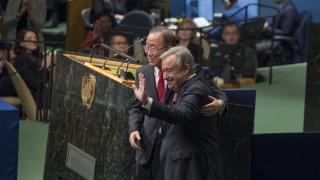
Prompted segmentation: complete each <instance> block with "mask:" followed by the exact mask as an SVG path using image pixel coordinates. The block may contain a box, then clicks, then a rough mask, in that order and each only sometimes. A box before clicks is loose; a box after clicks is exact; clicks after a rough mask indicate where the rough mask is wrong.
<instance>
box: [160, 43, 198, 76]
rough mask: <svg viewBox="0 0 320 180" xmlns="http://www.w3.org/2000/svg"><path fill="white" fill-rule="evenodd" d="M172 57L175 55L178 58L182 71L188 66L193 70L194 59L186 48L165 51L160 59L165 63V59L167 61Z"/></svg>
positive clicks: (179, 47)
mask: <svg viewBox="0 0 320 180" xmlns="http://www.w3.org/2000/svg"><path fill="white" fill-rule="evenodd" d="M171 55H175V56H176V57H177V60H178V64H179V67H180V69H182V68H185V67H186V66H189V68H190V70H191V69H192V66H193V63H194V59H193V56H192V54H191V53H190V51H189V50H188V49H187V48H186V47H183V46H175V47H172V48H170V49H168V50H167V51H165V52H164V53H162V54H161V56H160V59H161V60H162V61H163V60H164V59H166V58H167V57H169V56H171ZM190 72H191V71H190Z"/></svg>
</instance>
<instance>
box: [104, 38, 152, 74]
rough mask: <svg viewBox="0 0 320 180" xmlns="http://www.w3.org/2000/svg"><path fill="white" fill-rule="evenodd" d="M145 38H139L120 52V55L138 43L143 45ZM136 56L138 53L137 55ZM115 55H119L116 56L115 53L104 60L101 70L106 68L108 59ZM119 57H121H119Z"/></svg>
mask: <svg viewBox="0 0 320 180" xmlns="http://www.w3.org/2000/svg"><path fill="white" fill-rule="evenodd" d="M146 38H147V37H146V36H144V37H142V38H140V39H139V41H137V42H135V43H133V44H131V45H130V46H128V47H127V48H126V49H124V50H122V51H121V52H122V53H125V52H124V51H127V50H129V49H130V48H132V47H133V46H135V45H137V44H139V43H143V41H144V40H145V39H146ZM137 54H138V53H137ZM117 55H119V54H118V53H115V54H113V55H110V56H108V57H107V58H106V61H105V62H104V63H103V66H102V68H103V69H105V68H106V64H107V62H108V59H109V58H112V57H115V56H117ZM120 56H121V55H120ZM134 56H135V55H134ZM134 56H133V57H134ZM138 62H139V61H138Z"/></svg>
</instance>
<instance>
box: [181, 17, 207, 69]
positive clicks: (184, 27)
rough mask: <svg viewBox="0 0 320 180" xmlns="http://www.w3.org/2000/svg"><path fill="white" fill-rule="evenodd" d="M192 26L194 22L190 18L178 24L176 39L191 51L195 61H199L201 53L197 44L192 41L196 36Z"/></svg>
mask: <svg viewBox="0 0 320 180" xmlns="http://www.w3.org/2000/svg"><path fill="white" fill-rule="evenodd" d="M194 28H195V24H194V22H193V21H192V20H191V19H185V20H183V21H182V22H181V23H180V24H179V25H178V29H177V34H176V37H177V39H178V44H179V45H180V46H184V47H187V48H188V49H189V51H190V52H191V54H192V56H193V58H194V61H195V63H199V57H200V58H201V55H202V54H201V51H200V49H199V46H198V45H197V44H195V43H193V42H192V41H193V39H194V38H195V36H196V31H195V30H194Z"/></svg>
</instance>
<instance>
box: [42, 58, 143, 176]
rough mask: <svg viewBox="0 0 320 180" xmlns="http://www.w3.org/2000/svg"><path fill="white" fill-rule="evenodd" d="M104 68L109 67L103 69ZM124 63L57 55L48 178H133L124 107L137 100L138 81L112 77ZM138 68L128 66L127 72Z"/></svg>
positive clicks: (49, 140)
mask: <svg viewBox="0 0 320 180" xmlns="http://www.w3.org/2000/svg"><path fill="white" fill-rule="evenodd" d="M90 62H91V63H90ZM103 64H106V66H108V67H109V68H110V69H109V70H103V69H101V68H100V67H101V66H103ZM120 65H121V62H117V61H107V62H106V61H105V60H103V59H98V58H90V57H88V56H81V55H79V54H75V53H64V54H63V53H59V54H58V55H57V62H56V66H55V71H54V73H53V74H54V85H53V91H52V92H53V96H52V103H51V108H50V109H51V111H50V117H49V120H50V121H49V123H50V124H49V134H48V144H47V152H46V162H45V172H44V179H45V180H56V179H59V178H60V179H73V180H80V179H95V180H100V179H101V180H102V179H113V180H129V179H133V177H134V173H135V169H134V168H135V163H134V150H133V149H132V148H131V147H130V144H129V141H128V138H129V135H128V122H127V117H128V113H127V112H128V111H127V109H126V108H127V104H128V103H129V102H130V101H131V100H132V98H134V93H133V91H132V89H131V84H132V83H134V81H133V80H124V79H121V78H119V77H118V76H116V75H114V74H115V72H116V71H117V69H118V67H119V66H120ZM127 65H128V64H126V63H123V64H122V66H121V68H122V69H125V68H126V67H127ZM139 67H140V65H137V64H129V66H128V70H129V71H135V69H137V68H139ZM88 77H89V78H88ZM86 79H87V81H86ZM88 79H89V80H88ZM94 88H95V89H94ZM90 102H92V104H91V105H90Z"/></svg>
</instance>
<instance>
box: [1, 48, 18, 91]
mask: <svg viewBox="0 0 320 180" xmlns="http://www.w3.org/2000/svg"><path fill="white" fill-rule="evenodd" d="M10 46H11V45H10V44H8V43H3V42H0V97H2V96H17V95H16V92H15V90H14V87H13V85H12V83H11V79H10V75H9V73H8V71H7V69H6V67H5V63H6V61H9V60H10V55H9V51H10V49H11V47H10Z"/></svg>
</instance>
